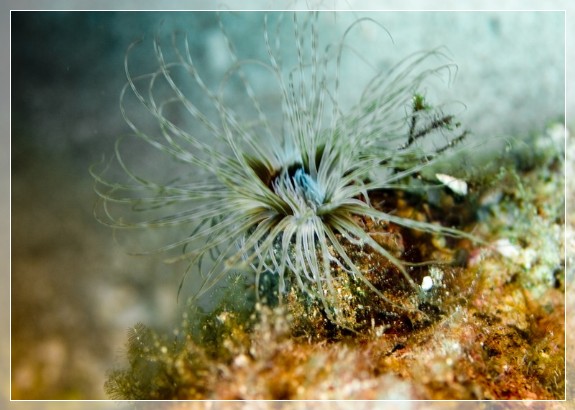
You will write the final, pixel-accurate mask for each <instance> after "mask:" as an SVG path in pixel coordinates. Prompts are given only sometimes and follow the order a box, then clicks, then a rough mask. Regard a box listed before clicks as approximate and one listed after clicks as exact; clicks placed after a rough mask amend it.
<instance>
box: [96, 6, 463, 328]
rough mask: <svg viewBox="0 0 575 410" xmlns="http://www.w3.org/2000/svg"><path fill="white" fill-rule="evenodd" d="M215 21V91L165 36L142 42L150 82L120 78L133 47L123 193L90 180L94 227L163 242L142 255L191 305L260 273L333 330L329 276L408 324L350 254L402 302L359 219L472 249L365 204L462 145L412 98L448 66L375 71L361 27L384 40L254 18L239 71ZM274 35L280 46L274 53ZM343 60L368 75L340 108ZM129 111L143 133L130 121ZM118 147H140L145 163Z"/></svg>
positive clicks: (180, 40)
mask: <svg viewBox="0 0 575 410" xmlns="http://www.w3.org/2000/svg"><path fill="white" fill-rule="evenodd" d="M227 17H228V15H227V13H222V14H221V15H219V16H218V21H219V26H220V31H221V33H222V35H223V37H221V38H223V39H224V40H225V49H226V52H227V55H228V60H229V61H230V68H229V69H228V70H227V71H226V72H225V73H224V74H223V75H222V78H221V81H219V83H218V84H216V85H214V84H213V81H211V78H210V77H211V76H210V75H209V73H208V74H206V73H204V74H203V75H202V74H201V65H200V64H198V63H197V62H196V60H195V55H194V53H193V52H192V50H191V48H190V44H189V38H188V37H181V36H178V35H174V37H173V42H172V45H171V46H170V47H165V46H164V45H163V44H162V42H161V41H160V39H159V37H158V38H156V40H155V41H154V52H155V59H156V61H157V69H156V70H155V71H153V72H151V73H150V74H144V75H136V74H134V73H133V67H132V65H131V59H130V54H131V52H132V48H133V47H134V46H132V47H131V48H130V50H129V51H128V53H127V55H126V58H125V71H126V76H127V78H128V82H127V84H126V86H125V87H124V89H123V91H122V93H121V110H122V114H123V116H124V118H125V120H126V122H127V124H128V125H129V126H130V128H131V130H132V135H130V136H128V137H125V138H122V139H120V140H119V141H118V143H117V144H116V155H115V159H116V161H117V164H119V166H120V168H121V169H122V171H123V173H124V174H125V175H126V176H127V178H125V180H124V182H119V181H117V180H116V179H114V178H115V177H112V176H110V174H109V173H110V169H108V168H109V167H107V168H106V170H104V171H101V172H96V171H93V175H94V177H95V179H96V183H97V184H96V190H97V193H98V194H99V196H100V198H101V200H100V201H99V205H98V217H99V219H100V220H102V221H103V222H104V223H106V224H108V225H110V226H112V227H114V228H116V229H141V230H143V232H145V233H146V234H149V235H151V232H152V229H158V230H163V229H165V230H166V231H167V232H169V234H166V235H161V236H160V239H161V240H162V241H164V242H163V243H161V244H159V245H157V246H154V247H153V248H154V250H156V251H162V252H174V251H177V250H180V251H181V253H180V254H179V255H178V256H177V257H178V258H181V259H185V260H187V261H189V264H190V273H189V275H192V277H193V278H194V280H198V281H201V289H200V291H199V293H198V296H200V295H201V294H203V293H204V292H206V291H207V290H208V289H210V288H212V287H213V286H214V285H216V284H217V283H218V282H220V280H221V279H222V278H224V277H225V276H226V275H228V274H229V273H230V272H231V271H235V270H244V271H246V272H252V273H253V274H254V275H255V276H254V277H255V281H256V283H258V282H259V280H260V278H261V277H262V275H264V274H272V275H275V276H276V277H277V284H278V285H277V293H278V295H279V297H280V298H281V297H282V295H284V294H285V292H286V291H287V289H288V288H296V289H298V292H300V293H301V294H304V295H306V296H307V297H310V298H311V299H313V300H316V301H318V302H319V303H320V305H321V306H322V307H323V309H324V311H325V314H326V315H327V317H328V318H329V319H331V320H332V321H334V322H336V323H339V322H341V321H340V320H339V317H340V315H341V309H340V302H339V296H338V289H337V288H338V285H337V283H336V282H338V281H339V280H340V278H338V275H342V274H344V275H348V276H349V277H350V278H353V280H355V281H358V282H359V283H361V284H362V286H364V287H366V288H367V289H369V291H371V292H372V293H373V297H377V298H380V299H381V300H384V301H386V302H388V303H389V305H390V306H396V307H397V306H398V305H399V307H400V308H404V309H413V307H408V304H406V305H405V306H402V304H401V303H399V304H398V303H397V302H396V301H392V300H390V299H389V298H388V297H387V296H385V295H384V292H383V291H382V289H380V288H378V287H376V286H374V284H373V283H372V281H370V280H369V279H368V277H367V276H366V272H365V271H364V270H363V269H362V267H361V266H360V264H359V263H358V261H357V260H354V256H353V255H352V254H351V252H350V249H351V247H352V246H355V247H367V248H369V249H370V251H372V252H375V253H377V254H379V255H380V256H382V257H383V258H385V259H386V260H387V261H389V262H390V264H391V265H392V266H394V268H395V269H394V270H393V271H392V270H390V271H389V272H381V274H382V275H385V274H390V275H391V274H393V275H399V276H401V277H402V280H403V281H405V282H406V283H407V284H408V285H409V286H410V287H411V288H413V289H414V290H417V289H418V285H417V284H416V283H414V281H413V280H412V278H411V277H410V275H409V272H408V269H407V268H406V266H407V264H406V263H405V262H403V261H402V259H401V255H397V252H395V251H394V250H392V249H389V248H387V247H386V246H384V245H382V244H380V243H379V242H378V241H376V240H375V239H374V238H373V237H372V235H370V234H369V233H368V232H366V230H365V229H364V228H363V227H362V226H361V224H360V223H359V222H358V220H359V219H361V218H368V219H370V220H374V221H383V222H385V223H390V224H395V225H399V226H402V227H406V228H409V229H413V230H419V231H425V232H431V233H437V234H444V235H451V236H464V237H470V238H472V236H471V235H469V234H467V233H464V232H461V231H459V230H457V229H454V228H451V227H444V226H440V225H438V224H435V223H429V222H423V221H417V220H412V219H410V218H405V217H401V216H398V215H395V214H393V213H388V212H383V211H381V210H378V209H376V208H375V207H373V206H372V205H371V204H370V200H369V198H370V193H372V192H373V191H375V190H409V189H411V188H410V186H409V185H408V184H406V183H405V181H406V179H408V178H409V177H411V176H416V175H418V174H419V173H420V172H421V171H422V170H423V169H424V168H425V167H428V166H429V165H430V164H433V163H434V162H436V161H437V160H438V159H439V158H440V157H441V156H442V154H443V153H444V152H446V151H447V150H449V149H451V148H452V147H453V146H454V144H456V143H457V142H459V141H460V140H461V139H463V138H464V137H465V134H466V133H465V132H464V131H460V130H459V128H458V124H456V123H455V122H454V120H453V117H452V116H451V115H445V114H443V112H442V111H441V110H439V109H434V108H432V107H431V106H429V105H428V104H427V103H426V101H425V99H424V98H423V97H422V92H423V91H422V87H423V84H424V81H426V80H427V79H429V78H432V77H436V76H450V75H451V74H452V73H453V71H454V66H453V65H452V64H451V63H449V62H447V60H446V58H445V55H444V54H443V53H442V52H441V51H440V50H432V51H427V52H421V53H416V54H413V55H410V56H408V57H407V58H405V59H404V60H402V61H401V62H399V64H397V65H396V66H394V67H393V68H391V69H387V70H384V69H380V68H377V67H376V66H374V65H373V64H371V63H369V62H368V61H367V59H364V58H361V55H360V51H359V50H358V49H357V48H356V47H354V45H353V44H350V38H351V37H352V34H353V33H354V31H357V30H359V29H360V28H361V27H364V26H366V25H370V26H372V27H375V28H376V30H378V31H379V32H380V33H382V34H383V35H384V36H387V35H388V34H387V32H386V31H385V29H384V28H383V27H381V26H380V25H379V24H378V23H376V22H375V21H374V20H372V19H369V18H363V19H359V20H357V21H355V22H354V23H352V24H351V25H350V26H349V27H348V28H347V30H346V31H345V32H344V33H343V34H342V35H341V36H340V38H339V39H338V40H337V41H334V42H329V41H326V39H322V38H321V36H320V33H319V32H320V30H319V28H318V27H319V25H320V20H321V19H322V18H323V17H324V16H323V15H322V14H320V13H294V14H292V15H291V18H290V17H289V16H288V15H285V14H283V13H281V14H274V15H272V16H271V18H270V17H268V16H267V15H266V16H262V19H263V33H262V35H261V36H260V37H256V38H255V41H254V42H253V43H255V44H259V46H260V47H261V48H262V49H263V50H264V51H265V52H264V53H263V54H262V55H263V57H262V56H261V55H260V56H256V57H250V58H241V57H240V52H239V51H238V47H237V42H234V39H233V38H231V35H228V34H227V32H226V30H227V28H226V25H225V24H224V20H225V19H226V18H227ZM286 29H288V30H290V31H291V32H292V33H293V37H292V40H291V41H290V42H282V41H280V40H281V39H283V37H281V33H283V31H284V30H286ZM250 34H251V33H250ZM290 53H291V54H290ZM288 55H291V56H292V57H293V59H292V61H291V62H290V61H287V59H285V57H286V56H288ZM349 58H354V59H355V60H354V61H357V64H358V65H364V66H365V67H366V71H364V72H369V73H370V75H369V78H366V79H365V80H367V81H365V87H364V88H363V91H362V93H361V95H360V96H359V98H358V100H357V101H355V103H354V104H350V101H348V100H347V99H345V98H344V97H342V95H343V94H344V91H346V90H345V86H346V84H348V81H347V80H348V79H347V78H344V70H343V68H342V67H343V65H344V64H345V63H347V60H346V59H349ZM432 61H439V64H438V65H434V66H430V62H432ZM346 95H347V94H346ZM142 107H143V108H144V109H145V111H146V114H147V116H148V120H146V118H145V117H142V116H141V115H139V114H140V113H139V111H138V110H140V111H141V109H142ZM348 107H349V108H348ZM149 119H151V120H152V121H149ZM128 141H139V142H144V143H145V144H146V145H147V146H148V147H151V148H153V150H152V151H153V152H155V154H159V157H156V156H152V157H149V156H145V155H144V154H143V153H142V152H144V151H139V150H138V149H137V148H135V146H136V145H137V144H135V143H134V142H130V144H129V145H127V143H128ZM133 144H134V145H133ZM126 147H128V149H129V151H126ZM142 164H144V165H145V167H144V168H145V170H144V171H141V169H140V168H139V167H140V166H141V165H142ZM146 167H147V168H146ZM173 169H176V170H177V171H173ZM160 174H165V175H161V176H160ZM150 240H151V239H150ZM206 260H209V261H210V263H206ZM336 271H337V272H339V273H337V274H336V273H335V272H336ZM342 272H343V273H342ZM189 275H188V276H189Z"/></svg>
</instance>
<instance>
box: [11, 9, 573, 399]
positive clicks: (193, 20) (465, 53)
mask: <svg viewBox="0 0 575 410" xmlns="http://www.w3.org/2000/svg"><path fill="white" fill-rule="evenodd" d="M370 15H371V16H372V17H374V18H377V20H378V21H380V22H381V23H382V24H383V25H384V26H385V27H386V28H387V29H388V30H389V31H390V32H391V34H392V36H393V39H394V42H395V45H394V46H390V44H384V45H382V50H381V52H382V53H385V54H389V56H390V57H389V58H392V57H393V56H401V55H405V54H408V53H409V52H410V51H415V50H420V49H426V48H431V47H436V46H440V45H445V46H447V47H448V48H449V50H450V55H451V56H452V58H453V60H454V61H455V62H456V63H457V64H458V66H459V72H458V76H457V79H456V81H455V83H454V84H453V85H452V87H451V88H450V92H452V93H453V94H452V95H451V96H450V97H452V98H457V99H458V100H461V101H463V102H465V103H466V104H467V106H468V107H467V111H466V112H465V121H466V124H468V125H469V127H470V128H471V129H472V130H473V131H474V132H475V134H476V135H477V136H478V137H481V136H485V137H488V136H492V135H493V134H495V135H510V134H517V135H520V134H523V133H528V132H531V131H533V130H539V129H541V128H542V127H543V126H544V125H545V122H546V121H549V120H553V119H559V118H561V117H562V116H563V115H564V89H565V68H564V67H565V59H564V49H565V44H564V41H565V40H564V39H565V27H564V14H563V13H562V12H545V13H542V12H483V13H477V12H470V13H461V12H448V13H440V12H438V13H427V12H426V13H420V12H410V13H382V14H374V13H371V14H370ZM11 21H12V27H11V32H10V35H11V70H12V71H11V72H12V81H11V95H12V98H11V110H10V113H11V117H10V119H11V147H10V154H11V183H12V186H11V198H12V202H11V205H12V215H11V245H12V248H11V255H10V256H11V278H12V282H11V307H12V309H11V314H12V383H13V384H17V385H18V386H20V388H21V389H22V387H21V386H24V388H23V390H21V391H23V392H24V393H25V394H26V397H25V398H29V399H60V398H69V399H101V398H105V396H104V394H103V388H102V383H103V381H104V378H105V372H106V371H107V370H108V369H109V368H110V367H112V366H113V365H114V364H116V363H118V358H119V357H120V356H121V355H120V353H121V348H122V345H123V343H124V337H125V330H126V328H127V327H128V326H130V325H132V324H134V323H136V322H138V321H142V322H144V323H147V324H152V325H155V326H162V325H165V326H166V327H168V328H169V327H170V326H171V324H173V323H175V321H176V320H177V317H178V313H177V309H178V305H177V304H176V298H175V294H176V290H177V285H178V282H179V272H175V271H173V268H170V267H166V266H164V265H163V264H162V263H161V261H160V260H159V258H157V259H153V258H149V259H146V258H141V257H131V256H128V255H126V254H124V253H123V252H122V251H121V250H118V249H117V247H115V246H114V243H113V241H112V239H111V233H110V231H109V230H107V229H106V228H104V227H102V226H100V225H98V224H97V223H96V222H95V221H94V218H93V217H92V205H93V202H94V200H95V194H93V192H92V181H91V178H90V176H89V174H88V166H89V165H90V164H92V163H94V162H96V161H98V160H99V159H100V158H101V155H102V153H104V152H108V153H109V152H110V147H111V146H112V145H113V143H114V140H115V138H116V137H117V136H118V135H120V134H122V133H123V132H126V131H127V129H126V126H125V125H124V123H123V120H122V118H121V115H120V112H119V108H118V94H119V91H120V89H121V87H122V85H123V84H124V81H125V79H124V75H123V58H124V54H125V50H126V48H127V46H128V45H129V44H130V43H131V42H132V41H134V40H135V39H138V38H141V37H142V35H144V39H148V40H149V39H150V38H151V36H152V35H153V32H154V29H155V28H157V27H158V26H159V25H160V24H162V27H163V30H165V31H169V30H171V29H176V28H179V29H186V30H188V31H189V32H190V33H193V36H192V38H193V39H194V40H193V46H194V53H196V55H197V58H198V59H199V60H200V61H204V60H205V61H206V63H209V64H214V65H217V64H218V62H217V60H214V59H213V58H211V57H210V50H209V43H206V42H205V41H204V40H205V39H206V38H208V34H209V33H210V31H211V30H215V29H216V27H215V26H214V25H213V20H211V19H206V18H205V15H202V14H201V13H176V14H174V13H156V12H154V13H142V12H138V13H127V12H112V13H110V12H97V13H89V12H72V13H70V12H25V13H20V12H18V13H13V14H12V20H11ZM162 21H163V23H161V22H162ZM252 28H253V27H250V25H249V24H248V25H246V27H237V28H234V30H237V31H238V32H240V33H241V32H242V31H245V32H248V33H249V30H251V29H252ZM245 38H246V41H247V39H248V38H249V36H248V35H246V37H245ZM404 53H405V54H404ZM212 57H213V56H212ZM150 59H151V60H152V57H151V58H150ZM142 64H145V61H144V62H142ZM346 85H347V86H349V87H353V84H352V83H350V84H346ZM34 373H37V374H36V375H38V374H40V375H41V377H40V378H39V379H37V381H36V382H33V383H32V382H30V380H29V378H30V377H33V376H34ZM19 398H22V397H19Z"/></svg>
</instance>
